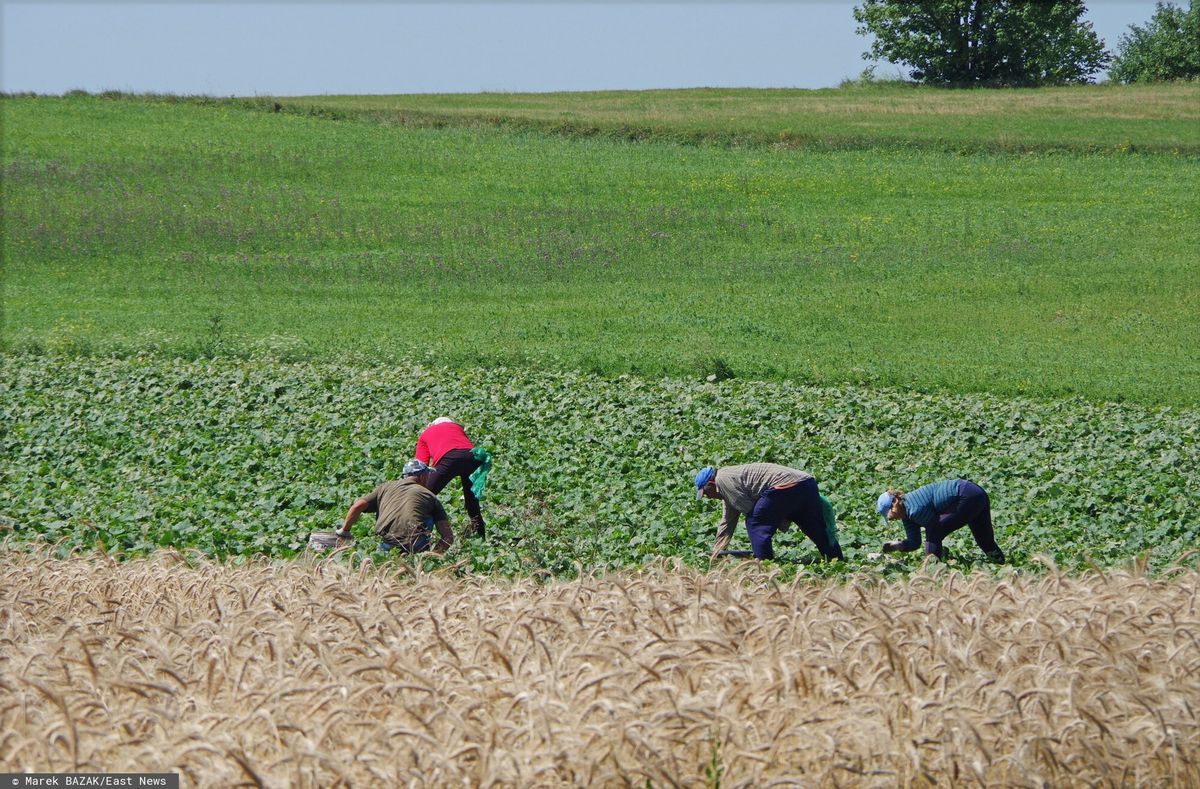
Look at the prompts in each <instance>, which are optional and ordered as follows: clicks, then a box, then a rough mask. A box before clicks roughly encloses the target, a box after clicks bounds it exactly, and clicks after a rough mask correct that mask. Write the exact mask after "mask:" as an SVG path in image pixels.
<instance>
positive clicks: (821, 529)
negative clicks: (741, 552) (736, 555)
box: [746, 479, 842, 559]
mask: <svg viewBox="0 0 1200 789" xmlns="http://www.w3.org/2000/svg"><path fill="white" fill-rule="evenodd" d="M788 521H791V522H793V523H795V524H796V525H797V526H799V527H800V530H801V531H802V532H804V534H805V535H806V536H807V537H808V538H809V539H810V540H812V541H813V542H814V543H816V545H817V550H818V551H820V552H821V555H822V556H824V557H825V558H826V559H841V558H842V549H841V547H840V546H839V545H837V544H836V543H830V541H829V534H828V533H827V532H826V530H825V515H824V514H823V512H822V509H821V496H820V491H819V490H818V489H817V481H816V480H815V479H806V480H804V481H803V482H800V483H797V484H795V485H792V486H791V487H790V488H767V489H766V490H764V491H763V492H762V495H760V496H759V497H758V501H756V502H754V509H753V511H751V513H750V514H749V515H747V516H746V533H747V534H749V535H750V548H751V549H752V550H753V552H754V558H755V559H774V558H775V548H774V546H773V544H772V543H773V540H774V537H775V532H776V531H778V530H779V529H780V527H782V526H783V525H784V524H785V523H787V522H788Z"/></svg>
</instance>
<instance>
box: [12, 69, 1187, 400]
mask: <svg viewBox="0 0 1200 789" xmlns="http://www.w3.org/2000/svg"><path fill="white" fill-rule="evenodd" d="M1189 91H1190V92H1189ZM809 93H811V94H812V95H811V97H810V96H808V94H809ZM927 93H929V92H927V91H896V90H894V89H893V90H891V91H890V92H889V91H871V90H867V91H859V90H846V91H841V92H838V91H832V92H829V91H816V92H803V91H793V92H790V93H789V94H787V96H785V98H787V99H788V101H786V102H784V103H783V104H784V106H785V108H789V109H787V112H791V113H795V112H797V110H795V107H796V106H797V102H802V100H804V99H810V100H811V101H813V102H823V103H825V104H831V105H836V104H837V103H838V102H839V101H840V102H842V109H841V110H839V111H840V112H842V114H843V115H847V116H848V117H850V118H851V119H852V120H854V122H855V123H856V124H857V125H858V126H863V125H864V124H866V123H868V122H870V123H874V124H876V125H877V126H878V127H879V128H880V129H885V130H890V131H881V132H880V133H879V137H878V141H879V143H880V145H881V146H882V147H879V148H875V149H871V148H863V149H857V150H808V149H803V148H801V149H792V148H778V147H772V146H761V145H760V146H754V145H749V146H741V147H739V146H732V147H731V146H728V145H703V144H701V145H689V144H679V143H677V142H672V141H670V140H671V138H672V135H671V133H670V128H669V124H670V123H671V122H675V121H672V120H671V119H672V118H676V119H677V118H679V117H680V113H681V112H682V113H683V114H684V115H686V114H687V113H686V112H685V111H684V110H680V109H679V107H681V106H682V107H684V109H686V103H685V104H681V105H673V106H675V107H676V108H675V109H674V110H670V111H668V110H665V109H664V110H661V112H662V113H663V118H664V119H663V120H662V123H661V124H660V125H662V126H663V127H664V129H665V131H663V134H662V137H663V138H664V140H665V141H659V140H654V139H650V140H646V141H642V142H638V143H634V144H631V143H629V142H627V141H620V140H614V139H610V138H608V137H605V136H603V135H600V136H593V137H587V136H584V137H577V136H571V135H551V136H547V135H545V134H542V133H539V132H537V131H533V130H531V129H516V130H514V129H504V128H500V129H496V128H483V127H479V126H478V125H473V124H468V126H466V127H461V128H460V127H456V126H447V127H444V128H411V127H407V126H404V125H402V124H396V123H387V122H380V120H379V119H378V118H374V117H368V116H363V117H361V118H356V119H343V120H331V119H329V118H323V117H320V116H319V115H308V114H294V113H288V112H279V113H271V112H261V111H256V110H254V109H253V108H252V107H251V108H247V104H246V103H245V102H241V101H225V102H219V101H200V102H197V101H180V100H168V99H153V98H150V99H121V100H109V99H103V98H98V97H72V98H58V99H56V98H20V99H13V98H9V99H5V100H3V102H2V103H0V109H2V110H3V120H4V127H5V135H4V149H3V151H4V200H3V210H4V241H3V245H4V246H3V253H4V261H5V278H4V318H5V327H4V328H5V331H4V341H5V343H6V345H7V347H9V348H10V349H17V350H21V349H35V350H37V349H42V350H50V351H57V352H83V353H107V352H110V351H118V352H131V351H145V350H157V351H163V352H167V353H171V354H184V355H189V356H195V355H205V354H212V353H225V354H231V353H232V354H239V355H246V354H257V353H263V354H267V355H273V356H278V357H281V358H285V359H287V358H313V359H322V358H328V359H345V358H351V359H362V360H366V361H369V362H373V361H377V360H381V359H393V358H403V357H413V356H417V357H422V358H430V359H433V360H436V361H438V362H445V363H449V364H451V365H477V364H483V365H491V364H498V363H517V364H529V365H534V366H550V367H555V368H567V369H583V370H588V371H593V372H600V373H604V374H617V373H623V372H635V373H640V374H645V375H659V374H664V373H665V374H678V375H699V376H707V375H717V376H718V377H724V376H726V375H734V376H737V377H741V378H774V379H780V378H786V379H793V380H798V381H803V382H810V383H822V384H829V383H833V384H836V383H866V384H871V385H880V384H882V385H893V386H901V387H915V388H919V389H939V390H947V391H991V392H997V393H1001V394H1026V395H1035V396H1058V395H1076V394H1077V395H1082V396H1084V397H1086V398H1089V399H1093V400H1104V399H1111V400H1132V401H1140V402H1145V403H1167V404H1170V403H1174V404H1193V403H1195V402H1196V394H1195V393H1196V391H1197V390H1198V387H1197V384H1198V383H1200V361H1197V358H1196V354H1195V348H1196V347H1197V338H1200V309H1197V306H1198V302H1200V299H1198V296H1200V277H1197V256H1196V250H1197V249H1200V222H1198V221H1197V219H1198V217H1200V210H1198V207H1200V197H1198V195H1200V188H1197V187H1200V160H1198V159H1197V158H1196V157H1195V156H1191V155H1182V154H1170V153H1157V154H1156V153H1138V152H1136V151H1140V150H1143V149H1147V150H1150V149H1163V150H1165V149H1168V148H1170V147H1171V146H1177V147H1182V148H1185V149H1186V148H1187V147H1188V146H1189V145H1192V144H1193V143H1194V142H1195V141H1196V138H1200V133H1197V132H1196V128H1195V127H1194V125H1193V126H1191V127H1190V128H1191V130H1192V136H1191V137H1188V136H1187V134H1186V132H1187V130H1188V128H1189V125H1188V123H1187V121H1188V118H1189V117H1190V116H1188V114H1187V113H1188V106H1189V105H1188V103H1187V101H1186V99H1187V98H1188V97H1192V98H1195V97H1197V96H1200V89H1198V88H1196V87H1195V86H1184V87H1175V88H1169V89H1144V90H1143V89H1124V88H1104V89H1100V88H1092V89H1083V90H1080V91H1079V92H1078V93H1073V92H1072V91H1049V92H1047V93H1046V94H1040V93H1034V94H1030V96H1033V97H1043V98H1041V100H1040V102H1037V104H1038V106H1041V107H1043V109H1042V110H1040V112H1041V115H1039V116H1038V117H1039V118H1041V120H1040V121H1039V123H1038V124H1035V125H1034V126H1032V127H1031V129H1033V131H1031V132H1030V134H1031V135H1033V136H1035V137H1037V136H1039V135H1040V137H1047V135H1051V134H1052V131H1051V130H1052V129H1053V124H1052V120H1053V117H1055V116H1056V115H1060V114H1065V115H1071V116H1078V117H1077V118H1076V120H1074V121H1073V122H1072V123H1070V124H1067V126H1066V127H1065V128H1066V129H1067V131H1063V132H1061V134H1062V136H1061V137H1060V138H1057V139H1062V140H1064V141H1065V142H1064V145H1063V146H1060V147H1063V148H1066V149H1071V148H1077V149H1080V150H1074V151H1071V150H1066V151H1058V152H1054V151H1044V152H1041V153H1033V154H1011V153H1003V152H999V151H992V152H976V153H968V154H960V153H953V152H950V151H945V150H936V149H926V148H921V147H916V148H902V147H895V146H894V145H891V142H892V139H893V137H894V135H895V134H899V133H901V131H902V128H903V127H900V131H898V130H896V129H894V128H893V127H892V125H891V124H890V122H889V111H888V108H889V107H891V106H893V105H895V108H896V109H897V111H899V109H901V108H903V107H906V106H913V102H917V106H920V102H921V99H920V97H922V96H924V95H926V94H927ZM760 94H762V95H760ZM656 95H657V94H656ZM663 95H665V96H666V97H667V99H669V98H672V97H673V95H674V92H668V93H666V94H663ZM680 95H683V96H686V95H705V94H693V93H688V92H681V94H680ZM722 95H723V94H722ZM1021 95H1022V94H1020V92H994V93H984V92H961V93H946V92H942V93H933V94H931V96H930V98H929V101H930V102H932V103H933V105H938V103H939V102H941V103H942V104H944V103H945V102H947V101H952V102H953V101H961V102H964V103H966V104H965V105H964V106H966V105H969V106H983V107H985V108H986V109H987V112H985V113H982V115H980V116H979V117H975V120H974V121H973V123H974V125H972V126H970V127H969V128H965V127H964V128H965V130H964V129H959V130H958V131H955V130H954V128H956V127H945V132H944V133H945V134H947V135H958V138H959V139H960V140H961V141H962V147H964V148H981V147H986V146H983V145H981V143H980V140H982V139H983V135H986V134H988V133H989V132H988V131H987V130H988V123H990V122H991V121H989V120H988V119H989V118H991V119H994V118H996V117H1002V116H1005V115H1006V113H1007V109H1006V108H1007V107H1008V106H1009V104H1010V103H1011V102H1012V101H1016V100H1020V99H1021ZM773 96H774V92H771V91H766V92H759V91H744V92H742V96H741V97H742V98H743V99H744V101H743V102H742V104H741V105H740V106H741V108H742V109H741V115H740V117H742V119H743V120H742V121H740V123H742V124H743V125H745V126H746V127H748V128H749V127H756V124H757V128H763V129H767V128H772V124H775V123H777V122H781V121H780V118H786V117H789V116H788V114H787V112H782V111H776V113H775V114H774V115H772V114H771V113H770V112H769V111H768V109H763V108H770V107H772V106H773V104H772V102H771V99H772V97H773ZM860 96H861V97H864V98H862V99H858V98H856V97H860ZM947 96H948V98H946V97H947ZM993 96H994V97H996V98H995V99H994V100H993V99H992V98H991V97H993ZM418 98H420V97H416V98H413V99H410V100H405V101H399V100H396V99H393V98H390V97H389V98H386V99H375V100H371V101H374V102H377V103H379V105H380V106H391V105H395V106H407V105H409V104H413V105H416V104H420V101H418ZM470 98H471V97H463V98H461V99H457V101H458V102H459V103H461V104H464V105H466V106H475V105H472V104H471V102H470ZM736 98H738V95H737V94H735V95H733V97H732V99H730V100H733V99H736ZM474 99H475V102H476V104H477V105H480V106H484V105H487V104H488V103H489V102H490V103H495V104H497V105H498V108H494V109H493V110H491V111H493V112H500V111H503V106H519V104H520V100H521V99H520V97H503V96H499V97H493V96H482V97H479V96H477V97H474ZM663 100H665V99H663ZM285 101H287V100H285ZM323 101H326V102H328V104H329V106H331V107H332V106H336V105H339V103H347V102H349V100H345V99H336V98H330V99H324V100H323ZM361 101H362V102H367V100H365V99H364V100H361ZM449 101H450V99H449V98H446V97H432V98H428V99H427V103H428V104H429V106H433V107H437V106H440V103H445V102H449ZM529 101H531V102H532V101H533V100H532V99H530V100H529ZM540 101H541V102H542V103H543V104H544V103H545V102H546V101H548V100H540ZM622 101H624V102H625V103H626V104H627V105H636V104H637V101H636V97H633V98H631V97H630V96H629V94H616V95H615V96H614V97H613V99H612V103H616V104H620V103H621V102H622ZM856 101H857V103H855V102H856ZM989 101H991V102H993V103H991V104H989ZM1072 101H1076V102H1077V104H1078V106H1075V105H1072V104H1071V102H1072ZM505 102H510V103H511V104H510V105H504V103H505ZM658 102H659V99H657V98H646V99H645V100H644V101H642V102H641V107H642V109H640V110H638V111H639V112H641V113H642V115H643V116H647V117H657V116H656V115H655V113H656V112H659V110H658V109H656V108H657V107H659V103H658ZM789 102H790V103H789ZM349 103H353V102H349ZM251 104H253V103H251ZM587 105H588V102H587V101H586V97H571V96H568V97H563V106H564V107H576V108H578V107H581V106H587ZM1143 105H1144V106H1146V107H1149V108H1152V109H1151V110H1146V111H1145V112H1142V113H1140V114H1139V113H1133V114H1134V115H1137V116H1138V117H1136V118H1133V119H1132V120H1131V119H1130V118H1129V117H1127V116H1129V115H1130V114H1131V113H1129V112H1123V111H1122V110H1121V107H1141V106H1143ZM601 106H602V107H603V106H604V105H601ZM1191 106H1192V110H1191V111H1192V112H1193V113H1194V102H1193V104H1192V105H1191ZM848 107H855V108H857V109H853V110H851V109H847V108H848ZM1172 107H1174V108H1175V109H1170V108H1172ZM1181 107H1182V109H1181ZM755 108H759V109H758V110H755ZM1047 108H1048V109H1047ZM1153 108H1157V109H1153ZM598 111H599V110H598ZM626 111H627V112H633V110H626ZM756 111H757V112H758V113H759V114H758V115H755V112H756ZM512 112H513V113H514V115H518V114H519V113H518V112H517V110H516V109H513V110H512ZM672 113H674V114H672ZM1097 113H1099V114H1100V115H1101V116H1103V117H1105V118H1108V119H1109V120H1110V121H1111V124H1112V125H1114V126H1115V127H1120V128H1123V129H1124V131H1122V132H1120V133H1119V134H1117V135H1116V137H1122V136H1123V135H1127V134H1132V131H1131V130H1132V129H1138V130H1140V131H1139V134H1140V136H1138V137H1137V138H1136V140H1135V145H1134V149H1135V152H1134V153H1107V154H1098V153H1084V152H1080V151H1081V150H1082V149H1085V148H1089V147H1092V146H1093V144H1094V143H1096V141H1097V140H1099V139H1100V137H1097V136H1095V135H1099V134H1100V132H1099V131H1096V129H1101V128H1105V127H1106V124H1105V123H1093V122H1092V120H1086V121H1080V120H1078V118H1084V119H1088V118H1090V116H1091V115H1095V114H1097ZM951 114H953V113H951ZM959 114H960V115H961V114H962V113H959ZM910 115H911V113H910ZM1141 115H1148V116H1153V118H1159V116H1163V117H1165V118H1166V120H1163V123H1164V124H1166V125H1155V123H1157V122H1158V121H1154V122H1146V123H1143V121H1144V120H1145V119H1144V118H1141ZM967 116H968V117H972V116H970V115H969V113H968V114H967ZM922 117H924V118H925V121H924V123H925V124H926V126H925V127H924V128H926V129H929V128H934V127H936V126H937V125H938V124H939V123H940V120H939V119H940V118H941V117H942V116H941V115H940V114H939V111H934V110H931V111H929V112H926V114H925V115H924V116H922ZM1153 118H1152V119H1153ZM1172 118H1174V119H1175V120H1180V121H1181V124H1176V125H1172V124H1174V120H1172ZM1159 119H1160V120H1162V118H1159ZM717 120H718V116H717V115H716V114H714V113H710V114H709V115H706V116H704V117H703V118H701V119H700V120H698V121H696V122H697V123H699V122H701V121H703V122H705V123H716V122H717ZM678 122H679V123H682V122H683V121H678ZM1130 124H1132V125H1130ZM734 125H735V126H736V124H734ZM1181 130H1182V131H1181ZM1004 134H1006V132H1004V131H1003V129H1000V130H999V131H995V135H998V136H997V139H999V137H1001V136H1003V135H1004ZM1180 134H1183V135H1184V139H1183V141H1182V142H1180V138H1179V135H1180ZM1089 135H1092V136H1089ZM1040 137H1039V138H1040ZM1116 137H1114V138H1113V139H1116ZM1031 139H1032V137H1031ZM1105 144H1107V143H1105Z"/></svg>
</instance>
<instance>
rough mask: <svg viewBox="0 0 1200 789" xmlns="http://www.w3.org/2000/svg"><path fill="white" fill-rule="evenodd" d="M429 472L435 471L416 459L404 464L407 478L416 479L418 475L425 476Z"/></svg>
mask: <svg viewBox="0 0 1200 789" xmlns="http://www.w3.org/2000/svg"><path fill="white" fill-rule="evenodd" d="M427 471H433V469H432V468H430V467H429V466H427V465H426V464H424V463H422V462H421V461H419V460H417V459H416V458H413V459H412V460H410V461H408V462H407V463H405V464H404V476H406V477H415V476H417V475H418V474H424V473H425V472H427Z"/></svg>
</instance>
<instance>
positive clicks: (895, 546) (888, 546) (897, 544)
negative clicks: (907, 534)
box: [883, 540, 904, 553]
mask: <svg viewBox="0 0 1200 789" xmlns="http://www.w3.org/2000/svg"><path fill="white" fill-rule="evenodd" d="M902 550H904V543H902V542H901V541H900V540H892V541H891V542H885V543H884V544H883V552H884V553H895V552H896V551H902Z"/></svg>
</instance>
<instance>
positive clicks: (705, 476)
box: [696, 466, 717, 499]
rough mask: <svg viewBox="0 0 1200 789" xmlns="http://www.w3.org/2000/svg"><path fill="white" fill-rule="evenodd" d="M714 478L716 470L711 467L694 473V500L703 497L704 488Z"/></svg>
mask: <svg viewBox="0 0 1200 789" xmlns="http://www.w3.org/2000/svg"><path fill="white" fill-rule="evenodd" d="M715 476H717V470H716V469H715V468H713V467H712V466H705V467H704V468H702V469H700V470H699V471H698V472H696V498H698V499H700V498H703V497H704V486H705V485H707V484H708V483H710V482H712V480H713V477H715Z"/></svg>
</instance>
